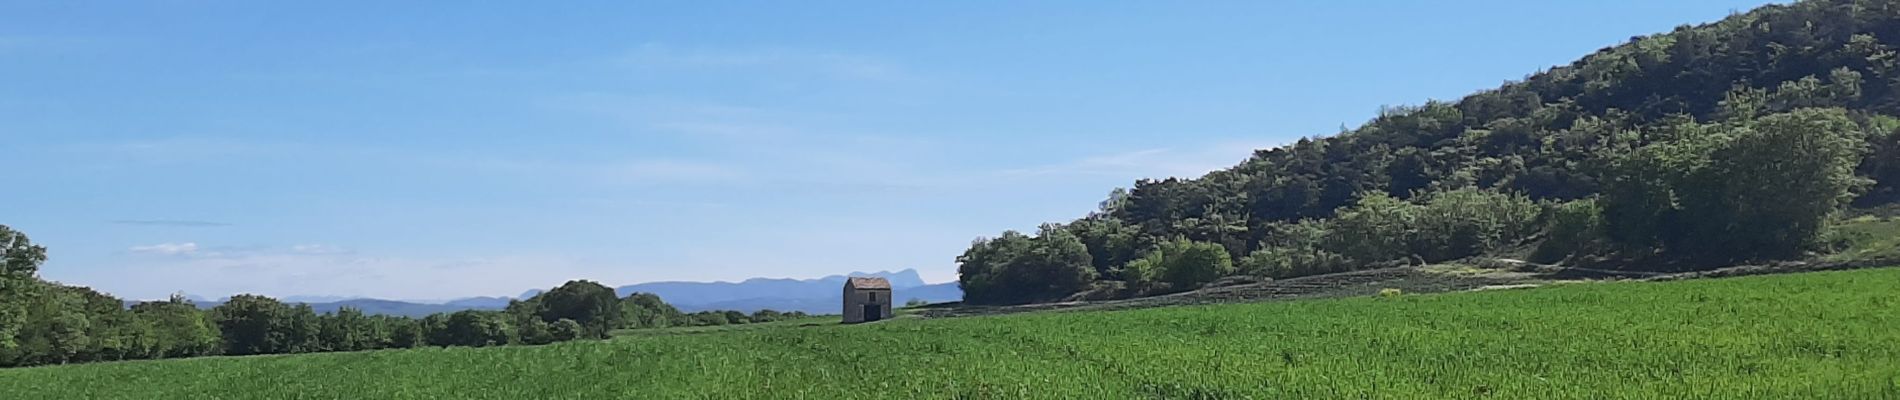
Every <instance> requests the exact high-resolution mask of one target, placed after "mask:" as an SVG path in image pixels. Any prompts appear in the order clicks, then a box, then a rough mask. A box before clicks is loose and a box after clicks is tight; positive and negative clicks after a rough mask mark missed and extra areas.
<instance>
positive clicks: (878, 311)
mask: <svg viewBox="0 0 1900 400" xmlns="http://www.w3.org/2000/svg"><path fill="white" fill-rule="evenodd" d="M883 313H884V307H878V306H877V305H876V304H865V305H864V322H871V321H876V320H880V319H884V314H883Z"/></svg>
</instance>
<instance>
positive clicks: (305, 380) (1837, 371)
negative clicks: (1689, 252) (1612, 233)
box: [0, 268, 1900, 400]
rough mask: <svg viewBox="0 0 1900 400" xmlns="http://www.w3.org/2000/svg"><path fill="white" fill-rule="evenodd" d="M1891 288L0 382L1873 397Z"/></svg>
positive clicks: (206, 389) (189, 392)
mask: <svg viewBox="0 0 1900 400" xmlns="http://www.w3.org/2000/svg"><path fill="white" fill-rule="evenodd" d="M1894 287H1900V269H1895V268H1887V269H1873V270H1861V271H1846V272H1828V273H1812V274H1791V275H1774V276H1757V277H1742V278H1733V279H1708V280H1691V281H1679V282H1660V283H1656V282H1618V283H1601V284H1588V285H1557V286H1551V287H1544V288H1537V289H1529V290H1509V291H1485V292H1475V293H1450V294H1424V295H1412V294H1407V295H1403V296H1399V297H1398V298H1395V299H1383V298H1376V297H1373V296H1363V297H1354V298H1343V299H1333V300H1312V301H1292V302H1266V303H1253V304H1226V305H1207V306H1191V307H1167V308H1153V309H1139V310H1122V311H1085V312H1057V313H1027V314H1016V315H1006V316H996V317H983V318H943V319H929V318H900V319H896V320H891V321H886V322H883V323H878V324H870V325H852V326H844V325H836V324H825V325H823V326H807V325H809V324H782V325H758V326H754V327H751V328H746V329H734V328H727V329H707V328H672V329H664V330H652V332H647V333H651V334H642V335H637V336H625V337H619V338H615V339H614V340H609V341H582V342H573V343H563V344H559V345H554V346H536V347H527V346H513V347H490V348H453V349H409V350H393V351H380V352H373V353H331V354H309V355H297V356H289V357H225V358H201V359H187V360H165V361H157V362H137V363H106V364H91V365H70V366H53V367H46V368H22V369H7V370H0V398H6V399H42V398H47V399H102V400H109V399H151V398H191V397H200V396H202V395H203V394H204V393H216V394H217V396H218V397H220V398H230V399H279V398H339V399H461V398H496V399H501V398H531V399H541V398H573V399H580V398H624V397H638V398H656V399H673V398H683V399H694V398H713V399H751V398H811V399H849V398H864V397H880V396H881V397H895V398H917V399H956V398H968V399H983V398H991V399H997V398H1006V399H1017V398H1022V399H1042V398H1050V399H1146V398H1184V399H1193V398H1202V399H1208V398H1213V399H1248V398H1252V399H1332V398H1371V399H1378V398H1398V399H1410V398H1424V399H1440V398H1445V399H1464V398H1492V399H1678V398H1709V399H1885V398H1893V397H1894V395H1895V394H1900V391H1896V389H1897V388H1896V387H1895V386H1894V382H1893V381H1892V380H1893V378H1894V377H1896V376H1900V330H1896V329H1893V327H1895V326H1900V313H1894V312H1893V307H1894V305H1896V304H1900V293H1895V291H1893V290H1892V288H1894ZM1638 333H1640V334H1638ZM1652 375H1653V376H1658V377H1666V378H1655V377H1652ZM1558 377H1561V378H1558ZM1817 377H1825V378H1817ZM362 382H375V383H377V384H360V383H362ZM840 382H850V383H851V384H840ZM871 393H875V394H871Z"/></svg>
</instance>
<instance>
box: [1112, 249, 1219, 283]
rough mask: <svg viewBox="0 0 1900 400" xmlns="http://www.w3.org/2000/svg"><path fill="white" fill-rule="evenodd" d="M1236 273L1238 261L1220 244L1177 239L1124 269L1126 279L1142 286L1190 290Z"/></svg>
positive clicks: (1130, 263)
mask: <svg viewBox="0 0 1900 400" xmlns="http://www.w3.org/2000/svg"><path fill="white" fill-rule="evenodd" d="M1233 273H1234V261H1233V259H1232V258H1231V257H1229V256H1228V255H1227V248H1226V247H1224V246H1221V245H1219V244H1214V243H1206V242H1195V241H1190V240H1187V239H1175V240H1173V241H1169V242H1166V243H1162V244H1161V246H1160V247H1157V248H1155V249H1154V250H1153V251H1150V252H1148V254H1146V255H1143V256H1142V257H1141V258H1139V259H1136V260H1135V261H1132V262H1129V263H1128V266H1125V267H1123V270H1122V274H1123V276H1124V277H1130V278H1129V279H1130V282H1131V283H1138V284H1140V285H1138V286H1146V287H1148V288H1155V287H1156V286H1155V285H1154V284H1155V283H1164V284H1167V286H1168V288H1167V290H1188V289H1190V288H1194V287H1198V286H1200V285H1203V284H1206V283H1208V282H1213V281H1214V280H1215V279H1220V278H1221V277H1223V276H1227V275H1231V274H1233Z"/></svg>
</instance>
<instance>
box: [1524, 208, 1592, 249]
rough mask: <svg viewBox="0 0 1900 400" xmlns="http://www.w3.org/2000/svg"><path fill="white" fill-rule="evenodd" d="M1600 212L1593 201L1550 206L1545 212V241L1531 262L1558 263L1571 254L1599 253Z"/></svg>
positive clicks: (1540, 244) (1539, 246)
mask: <svg viewBox="0 0 1900 400" xmlns="http://www.w3.org/2000/svg"><path fill="white" fill-rule="evenodd" d="M1603 235H1604V233H1603V210H1602V208H1600V207H1598V206H1597V201H1596V199H1582V200H1577V201H1570V202H1564V203H1559V204H1554V205H1551V206H1550V207H1549V208H1546V209H1545V211H1544V240H1543V241H1542V242H1539V243H1538V244H1537V248H1536V249H1535V250H1532V251H1531V255H1530V260H1531V261H1534V262H1540V263H1556V262H1561V261H1563V260H1565V259H1567V258H1569V257H1571V256H1573V255H1579V254H1593V253H1598V252H1600V251H1602V250H1604V249H1603V246H1604V240H1605V239H1604V236H1603Z"/></svg>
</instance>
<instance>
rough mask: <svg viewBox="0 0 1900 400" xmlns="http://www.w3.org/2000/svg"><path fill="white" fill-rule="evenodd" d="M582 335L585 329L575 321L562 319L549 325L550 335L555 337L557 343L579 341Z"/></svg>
mask: <svg viewBox="0 0 1900 400" xmlns="http://www.w3.org/2000/svg"><path fill="white" fill-rule="evenodd" d="M582 333H583V329H582V328H581V323H579V322H574V320H571V319H567V318H562V319H559V320H556V321H554V323H552V324H548V335H549V336H551V337H553V338H554V341H556V342H565V341H569V340H574V339H579V338H581V335H582Z"/></svg>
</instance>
